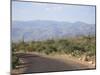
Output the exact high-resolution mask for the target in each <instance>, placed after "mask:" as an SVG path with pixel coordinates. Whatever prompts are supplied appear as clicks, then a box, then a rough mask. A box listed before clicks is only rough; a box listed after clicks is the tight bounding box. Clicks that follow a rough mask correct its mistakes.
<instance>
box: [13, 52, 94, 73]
mask: <svg viewBox="0 0 100 75" xmlns="http://www.w3.org/2000/svg"><path fill="white" fill-rule="evenodd" d="M17 56H18V57H19V58H20V61H21V64H20V65H19V66H18V67H17V68H16V69H15V70H12V73H13V74H12V75H15V74H17V75H18V74H28V73H42V72H55V71H56V72H57V71H71V70H84V69H95V66H93V65H91V64H88V63H87V62H82V61H79V60H77V59H76V58H74V57H71V56H68V55H49V56H47V55H41V54H37V53H26V54H25V53H17Z"/></svg>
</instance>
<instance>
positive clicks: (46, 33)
mask: <svg viewBox="0 0 100 75" xmlns="http://www.w3.org/2000/svg"><path fill="white" fill-rule="evenodd" d="M89 34H91V35H95V24H87V23H84V22H74V23H71V22H58V21H48V20H34V21H12V25H11V37H12V40H13V41H19V40H22V39H23V38H24V40H25V41H30V40H35V41H38V40H46V39H56V38H63V37H75V36H82V35H89Z"/></svg>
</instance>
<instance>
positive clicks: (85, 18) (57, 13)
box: [12, 1, 95, 24]
mask: <svg viewBox="0 0 100 75" xmlns="http://www.w3.org/2000/svg"><path fill="white" fill-rule="evenodd" d="M12 20H17V21H29V20H54V21H66V22H77V21H82V22H85V23H89V24H95V6H77V5H63V4H47V3H34V2H18V1H13V2H12Z"/></svg>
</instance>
